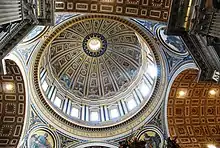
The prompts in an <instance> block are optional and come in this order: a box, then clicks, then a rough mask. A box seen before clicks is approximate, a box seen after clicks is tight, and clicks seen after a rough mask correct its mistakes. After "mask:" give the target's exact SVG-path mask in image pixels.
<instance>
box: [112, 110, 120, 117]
mask: <svg viewBox="0 0 220 148" xmlns="http://www.w3.org/2000/svg"><path fill="white" fill-rule="evenodd" d="M110 114H111V118H117V117H118V116H119V113H118V110H117V108H114V109H111V110H110Z"/></svg>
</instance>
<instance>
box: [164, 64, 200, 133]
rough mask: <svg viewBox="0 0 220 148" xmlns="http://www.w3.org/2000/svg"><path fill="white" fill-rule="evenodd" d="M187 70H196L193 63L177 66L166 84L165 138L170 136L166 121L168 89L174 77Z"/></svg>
mask: <svg viewBox="0 0 220 148" xmlns="http://www.w3.org/2000/svg"><path fill="white" fill-rule="evenodd" d="M187 69H198V68H197V66H196V65H195V63H192V62H191V63H186V64H184V65H181V66H179V68H178V69H177V70H176V71H175V73H173V75H172V77H171V79H170V81H169V83H168V86H167V91H166V95H165V103H164V104H165V108H164V117H165V126H166V133H167V136H168V137H169V136H170V133H169V129H168V121H167V103H168V96H169V92H170V89H171V86H172V84H173V82H174V80H175V79H176V77H177V76H178V75H179V74H180V73H181V72H183V71H184V70H187Z"/></svg>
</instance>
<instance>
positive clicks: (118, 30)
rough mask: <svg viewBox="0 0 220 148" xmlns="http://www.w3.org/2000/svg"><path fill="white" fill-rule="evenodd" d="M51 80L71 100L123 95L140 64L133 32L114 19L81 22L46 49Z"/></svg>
mask: <svg viewBox="0 0 220 148" xmlns="http://www.w3.org/2000/svg"><path fill="white" fill-rule="evenodd" d="M49 50H50V51H49V53H48V63H49V67H50V72H51V74H52V76H53V78H54V79H55V80H56V81H57V82H58V84H59V85H60V87H62V88H63V89H65V90H68V91H69V92H70V93H71V94H72V95H74V97H77V98H79V99H85V100H87V101H98V102H99V101H100V100H103V99H107V98H112V97H114V96H116V95H117V94H119V93H121V92H124V91H125V90H127V89H128V87H129V86H131V83H132V82H133V81H134V80H135V79H136V78H137V75H138V72H139V69H140V67H141V65H142V62H141V61H142V59H141V58H142V54H141V45H140V42H139V40H138V38H137V36H136V34H135V32H134V31H133V30H132V29H131V28H129V27H128V26H126V25H125V24H123V23H120V22H117V21H114V20H104V19H97V20H96V19H89V20H83V21H80V22H78V23H75V24H74V25H72V26H70V27H68V28H67V29H65V30H64V31H63V32H61V33H60V34H59V35H58V36H57V37H56V38H55V39H54V40H53V41H52V44H51V46H50V48H49Z"/></svg>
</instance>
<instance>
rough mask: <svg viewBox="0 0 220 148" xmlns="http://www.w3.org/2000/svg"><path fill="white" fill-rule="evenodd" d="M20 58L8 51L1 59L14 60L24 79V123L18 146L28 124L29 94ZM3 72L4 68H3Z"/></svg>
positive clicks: (21, 141)
mask: <svg viewBox="0 0 220 148" xmlns="http://www.w3.org/2000/svg"><path fill="white" fill-rule="evenodd" d="M21 59H22V58H21V57H20V56H19V55H18V54H16V53H15V52H11V53H9V54H8V55H7V56H6V57H5V58H4V59H3V64H4V63H5V61H6V60H11V61H14V62H15V63H16V65H17V66H18V67H19V69H20V71H21V74H22V77H23V80H24V86H25V90H26V91H25V95H26V100H25V102H26V107H25V110H26V111H25V115H24V116H25V119H24V125H23V129H22V134H21V136H20V140H19V143H18V146H21V145H22V144H23V143H24V138H25V135H26V130H27V128H28V127H27V126H28V124H27V123H28V120H29V111H28V110H29V104H30V102H29V98H28V97H29V95H28V91H27V90H28V87H27V86H28V85H27V75H26V71H25V67H24V65H25V64H24V63H23V61H22V60H21ZM4 68H6V66H5V64H4ZM4 72H5V73H7V72H6V70H4Z"/></svg>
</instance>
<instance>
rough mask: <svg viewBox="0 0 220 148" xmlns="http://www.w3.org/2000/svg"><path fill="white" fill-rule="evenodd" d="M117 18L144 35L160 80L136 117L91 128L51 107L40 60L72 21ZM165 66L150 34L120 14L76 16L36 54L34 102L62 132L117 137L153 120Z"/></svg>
mask: <svg viewBox="0 0 220 148" xmlns="http://www.w3.org/2000/svg"><path fill="white" fill-rule="evenodd" d="M94 18H95V19H113V20H114V21H118V22H121V23H124V24H126V25H128V26H129V27H130V28H131V29H133V30H135V32H136V33H137V34H138V35H139V36H141V38H142V39H143V40H144V41H146V43H147V46H148V47H149V48H150V49H151V50H152V52H153V54H154V57H155V60H156V64H157V69H158V76H157V81H156V84H155V89H154V91H153V93H152V95H151V97H150V98H149V100H148V102H147V103H146V104H145V106H144V107H143V108H142V109H141V110H140V111H139V112H138V113H136V114H135V115H134V116H132V117H131V118H130V119H128V120H126V121H124V122H121V123H119V124H116V125H113V126H108V127H103V128H90V127H85V126H80V125H77V124H74V123H73V122H71V121H69V120H67V119H65V118H63V117H62V116H61V115H60V114H59V113H57V112H56V111H55V110H53V109H52V108H51V106H50V105H49V104H48V102H47V100H45V99H44V95H43V94H42V92H41V89H40V84H39V63H40V58H41V55H42V54H43V52H44V50H45V49H46V48H48V46H49V45H50V43H51V42H52V41H53V39H54V38H55V37H56V36H57V34H59V33H60V32H61V31H62V30H64V29H66V28H68V27H70V26H71V25H72V24H74V23H76V22H79V21H82V20H85V19H94ZM164 71H165V70H164V66H163V62H162V59H161V57H160V54H159V51H158V50H157V49H156V45H155V44H154V43H153V41H152V40H151V38H150V36H149V35H148V34H147V33H146V32H145V31H143V30H142V29H141V28H139V27H138V26H137V25H136V24H134V23H133V22H131V21H129V20H127V19H123V18H120V17H116V16H103V15H83V16H78V17H75V18H73V19H71V20H68V21H66V22H64V23H63V24H62V25H60V26H58V27H56V28H55V29H54V32H53V33H51V35H50V36H49V37H48V38H47V39H46V40H45V41H44V43H43V44H42V46H41V47H40V49H39V51H38V53H37V55H36V57H35V62H34V65H33V73H31V74H30V79H31V83H32V85H34V86H35V87H34V93H35V94H36V95H37V98H36V97H34V99H33V101H34V102H35V104H36V106H37V107H38V108H39V109H40V110H39V111H40V112H41V113H42V114H43V115H44V116H45V117H48V118H47V120H49V121H50V122H51V124H52V125H53V126H54V127H56V128H58V129H59V130H61V131H65V132H67V133H70V134H72V135H74V136H76V137H79V138H84V139H85V138H86V139H90V138H92V139H94V138H99V139H100V138H110V139H111V138H114V137H115V136H116V137H117V136H119V135H121V134H128V133H129V132H131V131H132V130H133V129H134V128H138V127H140V126H142V125H143V124H144V122H146V120H149V118H150V116H151V115H152V114H153V113H154V112H155V110H156V109H157V108H156V107H158V103H161V96H163V94H164V91H165V90H164V87H165V85H166V84H165V81H166V78H165V73H164Z"/></svg>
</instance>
